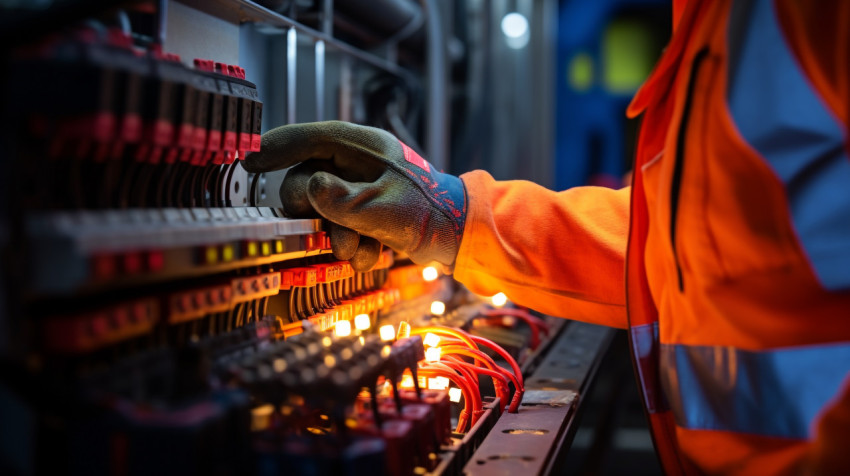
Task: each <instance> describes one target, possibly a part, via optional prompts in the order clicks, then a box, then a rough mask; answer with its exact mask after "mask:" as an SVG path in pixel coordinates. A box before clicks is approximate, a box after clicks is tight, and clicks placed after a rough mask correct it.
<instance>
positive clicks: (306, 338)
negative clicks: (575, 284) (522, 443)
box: [0, 29, 560, 475]
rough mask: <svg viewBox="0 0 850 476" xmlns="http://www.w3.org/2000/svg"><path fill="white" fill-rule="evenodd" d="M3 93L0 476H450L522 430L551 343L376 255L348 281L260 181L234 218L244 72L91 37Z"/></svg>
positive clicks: (38, 58) (427, 275)
mask: <svg viewBox="0 0 850 476" xmlns="http://www.w3.org/2000/svg"><path fill="white" fill-rule="evenodd" d="M8 78H9V79H8V81H9V84H10V85H11V87H9V88H7V92H9V91H14V94H11V95H9V96H8V97H7V99H8V104H12V107H11V109H10V110H9V111H6V112H5V113H4V114H7V118H8V117H9V116H8V114H9V112H10V111H13V114H14V120H12V121H9V123H10V124H12V125H13V133H12V135H11V137H12V138H13V140H12V141H10V143H11V144H12V146H13V147H12V148H11V149H10V150H11V153H12V154H13V155H14V158H13V160H10V161H8V163H10V164H11V165H10V167H11V168H12V169H13V171H14V173H15V177H18V178H19V180H18V179H16V180H15V181H14V183H13V184H12V185H13V190H12V193H13V194H14V197H15V204H14V208H15V212H14V213H11V214H10V215H9V220H10V221H12V223H11V227H10V229H13V230H15V232H14V233H13V235H14V236H13V237H12V238H13V241H12V246H13V248H14V249H15V253H14V254H15V255H16V256H17V259H16V260H12V262H11V264H10V270H7V272H8V274H7V276H16V278H15V279H7V280H6V281H7V283H6V284H7V287H8V289H7V290H6V297H7V300H8V301H9V302H10V303H11V304H10V309H12V311H13V313H11V315H10V318H9V319H8V326H9V330H10V333H11V339H9V340H10V341H12V342H14V344H13V345H11V346H10V347H9V350H8V352H7V353H6V355H4V356H3V360H4V361H5V362H12V364H11V365H7V366H6V367H10V366H11V367H12V368H14V369H15V371H14V372H13V373H14V374H15V375H16V377H15V378H10V379H3V380H2V384H0V385H2V391H0V396H2V398H0V399H2V402H1V403H2V405H0V421H2V422H3V423H2V425H3V426H5V429H4V430H2V432H3V433H4V434H5V435H8V434H14V435H21V437H20V438H15V439H13V440H14V441H15V442H14V444H11V445H10V444H5V443H4V445H3V447H2V449H0V452H2V454H0V456H1V457H2V458H0V472H3V474H79V475H100V474H103V475H118V474H120V475H150V474H160V475H167V474H180V475H193V474H198V475H201V474H203V475H248V474H255V475H278V474H351V475H355V474H363V475H365V474H369V475H376V474H391V475H407V474H426V473H431V474H460V473H461V472H462V471H463V468H464V466H465V465H466V464H467V462H468V460H469V458H470V455H471V454H472V453H473V452H474V450H475V448H476V447H477V445H478V444H480V443H481V441H482V439H483V438H485V436H486V434H487V432H488V430H489V429H490V428H491V427H492V426H493V425H494V422H495V421H496V420H497V419H498V418H499V416H500V415H501V414H502V413H504V412H511V411H512V412H515V411H516V410H517V407H518V405H519V404H520V401H521V399H522V394H523V391H524V383H523V376H522V369H523V368H526V367H527V364H528V363H530V362H531V360H532V359H533V358H534V356H535V355H537V354H538V353H539V351H540V349H542V348H543V347H545V345H544V344H545V343H546V342H548V341H549V340H551V338H552V337H553V336H554V335H555V333H556V331H558V330H559V329H560V323H559V322H557V321H555V320H553V319H551V318H548V317H545V318H544V317H540V316H536V315H532V314H531V313H530V312H528V311H525V310H522V309H517V308H512V307H510V304H508V307H506V308H502V307H501V306H504V305H505V303H504V300H503V299H502V300H500V299H499V298H503V297H504V296H503V295H502V296H497V297H496V298H495V301H494V302H491V301H490V298H486V299H485V298H482V297H479V296H474V295H472V294H470V293H468V292H467V291H465V290H464V289H463V288H461V287H460V286H459V285H458V284H457V283H455V282H454V281H452V280H451V279H450V278H449V277H447V276H442V275H441V274H440V273H439V272H438V271H437V270H436V269H434V268H432V267H422V266H417V265H414V264H413V263H411V262H410V261H408V260H407V259H406V258H405V257H404V256H398V255H395V254H394V253H393V252H392V251H391V250H385V251H383V253H382V255H381V258H380V260H379V261H378V263H377V264H376V265H375V267H374V268H373V269H372V270H370V271H368V272H362V273H361V272H355V271H354V270H353V269H352V267H351V266H350V265H349V264H348V263H347V262H343V261H336V260H334V259H333V256H332V255H331V254H330V243H329V240H328V237H327V235H326V234H325V233H324V231H323V230H322V222H321V220H319V219H290V218H287V217H286V216H285V213H284V211H283V210H281V209H279V208H273V207H260V206H257V204H256V200H257V198H256V197H257V191H256V187H257V177H253V180H251V179H248V178H247V176H246V175H243V177H244V180H245V181H246V183H243V187H244V188H248V190H243V191H242V192H243V194H244V196H246V197H247V198H246V199H245V200H244V201H242V200H235V199H234V196H233V194H234V193H235V189H236V186H235V184H234V181H235V180H237V179H235V178H234V177H236V176H237V174H238V171H239V170H240V165H239V163H240V160H241V159H243V158H244V157H245V155H246V154H248V153H250V152H252V151H257V150H259V147H260V133H261V128H260V123H261V119H262V109H263V104H262V103H261V102H260V101H259V100H258V93H257V89H256V87H255V86H254V84H252V83H250V82H248V81H246V79H245V72H244V70H242V69H241V68H239V67H238V66H235V65H226V64H222V63H218V62H214V61H211V60H207V59H194V60H193V61H191V62H189V61H184V60H182V59H181V58H178V57H176V56H174V55H170V54H167V53H163V52H162V51H161V49H160V48H157V47H150V48H147V49H142V48H140V47H139V46H137V45H135V44H134V42H133V40H132V39H131V38H130V37H129V36H127V35H126V34H123V33H121V32H120V31H114V30H106V31H97V30H95V29H83V30H81V31H78V32H75V33H73V34H67V35H62V36H58V37H54V38H50V39H47V40H45V41H43V42H41V43H39V44H37V45H32V46H29V47H27V48H22V49H20V50H18V51H16V52H15V54H14V58H13V60H12V68H11V69H10V72H9V76H8ZM59 78H61V81H59ZM60 83H61V87H59V86H58V84H60ZM243 174H244V172H243ZM248 183H250V185H248ZM509 307H510V308H509ZM12 413H14V415H13V414H12Z"/></svg>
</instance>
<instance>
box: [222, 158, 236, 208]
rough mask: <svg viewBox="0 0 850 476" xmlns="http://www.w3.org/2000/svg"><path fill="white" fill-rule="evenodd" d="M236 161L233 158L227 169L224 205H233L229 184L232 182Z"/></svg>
mask: <svg viewBox="0 0 850 476" xmlns="http://www.w3.org/2000/svg"><path fill="white" fill-rule="evenodd" d="M238 163H239V161H238V160H234V161H233V162H232V163H231V164H230V167H228V169H227V180H226V181H225V184H224V206H226V207H232V206H233V203H232V201H231V200H230V184H231V183H232V182H233V173H234V172H235V171H236V164H238Z"/></svg>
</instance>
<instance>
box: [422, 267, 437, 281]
mask: <svg viewBox="0 0 850 476" xmlns="http://www.w3.org/2000/svg"><path fill="white" fill-rule="evenodd" d="M439 277H440V272H439V271H437V268H435V267H433V266H428V267H427V268H425V269H423V270H422V279H424V280H425V281H434V280H435V279H437V278H439Z"/></svg>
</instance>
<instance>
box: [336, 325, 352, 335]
mask: <svg viewBox="0 0 850 476" xmlns="http://www.w3.org/2000/svg"><path fill="white" fill-rule="evenodd" d="M334 334H336V336H337V337H348V336H350V335H351V322H350V321H339V322H337V323H336V325H334Z"/></svg>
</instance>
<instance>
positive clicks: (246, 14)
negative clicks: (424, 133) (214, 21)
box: [189, 0, 416, 81]
mask: <svg viewBox="0 0 850 476" xmlns="http://www.w3.org/2000/svg"><path fill="white" fill-rule="evenodd" d="M189 3H190V4H192V5H194V6H196V7H197V6H198V4H196V3H192V2H189ZM215 3H217V4H218V5H220V6H224V7H226V8H228V9H231V10H232V9H236V10H238V12H239V21H240V22H255V23H263V24H267V25H272V26H276V27H279V28H283V29H290V28H293V29H295V31H297V32H298V33H301V34H304V35H307V36H308V37H310V38H312V39H314V40H316V41H323V42H324V43H325V46H326V47H327V48H333V49H335V50H337V51H340V52H342V53H344V54H346V55H348V56H351V57H353V58H356V59H358V60H360V61H362V62H364V63H368V64H370V65H372V66H374V67H376V68H379V69H382V70H384V71H386V72H388V73H390V74H394V75H396V76H399V77H402V78H404V79H405V80H413V81H415V80H416V75H414V74H413V73H412V72H411V71H409V70H407V69H406V68H403V67H401V66H399V65H397V64H395V63H393V62H391V61H388V60H386V59H384V58H381V57H379V56H377V55H374V54H372V53H369V52H367V51H363V50H361V49H359V48H356V47H354V46H351V45H349V44H348V43H344V42H342V41H340V40H338V39H336V38H334V37H333V36H331V35H330V34H327V33H324V32H321V31H319V30H315V29H313V28H310V27H309V26H307V25H304V24H303V23H299V22H297V21H295V20H293V19H292V18H289V17H287V16H285V15H281V14H280V13H277V12H274V11H272V10H269V9H268V8H266V7H264V6H262V5H259V4H257V3H255V2H252V1H251V0H215Z"/></svg>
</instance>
